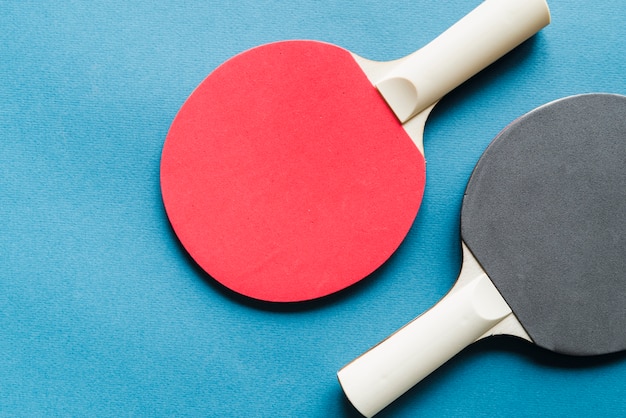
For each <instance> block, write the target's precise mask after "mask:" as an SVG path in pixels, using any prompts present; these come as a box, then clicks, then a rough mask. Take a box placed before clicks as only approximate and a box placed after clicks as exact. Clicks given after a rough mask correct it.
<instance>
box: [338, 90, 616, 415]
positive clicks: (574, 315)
mask: <svg viewBox="0 0 626 418" xmlns="http://www.w3.org/2000/svg"><path fill="white" fill-rule="evenodd" d="M461 237H462V246H463V255H464V260H463V267H462V270H461V273H460V276H459V279H458V281H457V283H456V284H455V286H454V287H453V288H452V290H451V291H450V292H449V293H448V294H447V295H446V296H445V297H444V298H443V299H442V300H441V301H440V302H438V303H437V304H436V305H435V306H434V307H433V308H431V309H430V310H429V311H427V312H425V313H424V314H423V315H421V316H419V317H418V318H417V319H415V320H413V321H412V322H411V323H409V324H407V325H406V326H405V327H403V328H401V329H400V330H399V331H397V332H396V333H395V334H393V335H391V336H390V337H389V338H387V339H386V340H384V341H383V342H382V343H380V344H379V345H377V346H376V347H374V348H372V349H371V350H370V351H368V352H366V353H365V354H363V355H362V356H360V357H359V358H357V359H356V360H354V361H353V362H352V363H350V364H348V365H347V366H345V367H344V368H343V369H342V370H340V371H339V373H338V377H339V380H340V383H341V385H342V387H343V389H344V391H345V393H346V395H347V397H348V398H349V399H350V401H351V402H352V403H353V404H354V406H355V407H356V408H357V409H358V410H359V411H360V412H361V413H363V414H364V415H366V416H372V415H374V414H376V413H377V412H378V411H380V410H381V409H383V408H384V407H385V406H386V405H388V404H389V403H391V402H392V401H393V400H395V399H396V398H397V397H398V396H400V395H401V394H403V393H404V392H405V391H407V390H408V389H409V388H411V387H412V386H413V385H415V384H416V383H417V382H419V381H420V380H421V379H423V378H424V377H426V376H427V375H428V374H430V373H431V372H432V371H434V370H435V369H436V368H438V367H439V366H440V365H442V364H443V363H445V362H446V361H447V360H448V359H450V358H451V357H452V356H454V355H455V354H457V353H458V352H459V351H461V350H462V349H463V348H465V347H466V346H467V345H469V344H472V343H473V342H475V341H477V340H479V339H482V338H484V337H488V336H491V335H499V334H505V335H513V336H517V337H521V338H523V339H525V340H528V341H530V342H531V343H534V344H536V345H538V346H540V347H543V348H545V349H548V350H551V351H554V352H557V353H562V354H568V355H576V356H587V355H600V354H608V353H613V352H617V351H622V350H624V349H626V326H625V321H626V273H625V272H626V96H621V95H614V94H586V95H578V96H572V97H568V98H565V99H561V100H557V101H555V102H552V103H549V104H547V105H544V106H542V107H539V108H537V109H535V110H534V111H532V112H530V113H528V114H526V115H525V116H523V117H521V118H519V119H517V120H516V121H515V122H513V123H512V124H510V125H509V126H508V127H506V128H505V129H504V130H503V131H502V132H501V133H500V134H499V135H498V136H497V137H496V139H495V140H494V141H493V142H492V143H491V145H490V146H489V147H488V148H487V150H486V151H485V152H484V154H483V156H482V157H481V158H480V160H479V161H478V163H477V165H476V168H475V169H474V172H473V173H472V176H471V178H470V180H469V183H468V185H467V189H466V192H465V196H464V199H463V205H462V210H461Z"/></svg>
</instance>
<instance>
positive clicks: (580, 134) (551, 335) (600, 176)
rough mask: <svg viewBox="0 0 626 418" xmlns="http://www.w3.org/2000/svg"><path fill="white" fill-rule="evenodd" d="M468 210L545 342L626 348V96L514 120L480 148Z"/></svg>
mask: <svg viewBox="0 0 626 418" xmlns="http://www.w3.org/2000/svg"><path fill="white" fill-rule="evenodd" d="M461 218H462V219H461V232H462V237H463V240H464V242H465V243H466V244H467V245H468V247H469V248H470V250H471V251H472V253H473V254H474V256H475V257H476V259H477V260H478V261H479V263H480V264H481V265H482V267H483V268H484V269H485V271H486V273H487V275H488V276H489V277H490V278H491V280H492V281H493V283H494V284H495V285H496V287H497V288H498V290H499V291H500V293H501V294H502V296H503V297H504V299H505V300H506V301H507V303H508V304H509V306H510V307H511V309H512V310H513V312H514V314H515V315H516V316H517V318H518V319H519V321H520V323H521V324H522V326H523V327H524V328H525V329H526V331H527V332H528V334H529V335H530V337H531V338H532V340H533V341H534V342H535V343H536V344H537V345H539V346H541V347H544V348H547V349H549V350H553V351H556V352H560V353H565V354H573V355H595V354H605V353H611V352H616V351H621V350H624V349H626V97H625V96H618V95H610V94H589V95H580V96H573V97H569V98H566V99H562V100H558V101H555V102H552V103H550V104H548V105H545V106H543V107H540V108H538V109H536V110H534V111H532V112H530V113H528V114H527V115H525V116H523V117H522V118H520V119H518V120H516V121H515V122H513V123H512V124H511V125H509V126H508V127H507V128H506V129H504V130H503V131H502V132H501V133H500V135H499V136H498V137H497V138H496V139H495V140H494V141H493V142H492V144H491V145H490V146H489V147H488V148H487V150H486V151H485V153H484V154H483V156H482V157H481V158H480V161H479V162H478V164H477V166H476V168H475V170H474V173H473V174H472V177H471V179H470V181H469V183H468V186H467V190H466V195H465V198H464V201H463V208H462V216H461Z"/></svg>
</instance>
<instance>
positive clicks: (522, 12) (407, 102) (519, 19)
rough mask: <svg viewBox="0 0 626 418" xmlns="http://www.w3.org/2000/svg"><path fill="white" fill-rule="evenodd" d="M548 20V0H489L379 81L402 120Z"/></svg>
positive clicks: (502, 53)
mask: <svg viewBox="0 0 626 418" xmlns="http://www.w3.org/2000/svg"><path fill="white" fill-rule="evenodd" d="M549 23H550V10H549V9H548V4H547V3H546V1H545V0H486V1H484V2H483V3H482V4H480V5H479V6H478V7H476V8H475V9H474V10H472V11H471V12H470V13H469V14H467V15H466V16H465V17H463V18H462V19H461V20H459V21H458V22H457V23H455V24H454V25H453V26H451V27H450V28H449V29H448V30H446V31H445V32H444V33H442V34H441V35H439V36H438V37H437V38H436V39H434V40H433V41H432V42H430V43H429V44H427V45H426V46H424V47H423V48H421V49H419V50H418V51H416V52H414V53H413V54H411V55H409V56H407V57H405V58H403V59H401V60H399V61H398V64H397V65H396V66H395V67H394V68H393V69H392V70H391V71H390V72H389V73H388V74H387V75H385V76H384V77H383V78H382V79H381V80H380V81H379V82H378V83H376V87H377V88H378V90H379V91H380V93H381V94H382V95H383V97H384V98H385V99H386V100H387V102H388V103H389V106H390V107H391V108H392V109H393V111H394V112H395V114H396V116H397V117H398V119H400V121H401V122H402V123H404V122H406V121H407V120H409V119H410V118H411V117H413V116H415V115H416V114H418V113H420V112H421V111H423V110H424V109H426V108H427V107H429V106H430V105H433V104H435V103H436V102H437V101H438V100H439V99H441V98H442V97H443V96H444V95H446V94H447V93H448V92H450V91H451V90H453V89H454V88H456V87H457V86H459V85H460V84H462V83H463V82H464V81H466V80H468V79H469V78H471V77H472V76H474V75H475V74H476V73H478V72H479V71H481V70H482V69H484V68H485V67H487V66H489V65H490V64H491V63H493V62H494V61H496V60H497V59H498V58H500V57H502V56H503V55H505V54H506V53H507V52H509V51H510V50H512V49H513V48H515V47H516V46H518V45H519V44H521V43H522V42H524V41H525V40H527V39H528V38H530V37H531V36H533V35H534V34H535V33H537V32H538V31H539V30H540V29H541V28H543V27H545V26H547V25H548V24H549Z"/></svg>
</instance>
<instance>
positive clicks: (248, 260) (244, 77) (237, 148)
mask: <svg viewBox="0 0 626 418" xmlns="http://www.w3.org/2000/svg"><path fill="white" fill-rule="evenodd" d="M549 19H550V17H549V11H548V8H547V5H546V3H545V0H487V1H485V2H484V3H482V4H481V5H480V6H478V7H477V8H476V9H475V10H474V11H472V12H471V13H470V14H469V15H467V16H466V17H465V18H463V19H462V20H460V21H459V22H458V23H456V24H455V25H454V26H453V27H451V28H450V29H449V30H448V31H446V32H444V33H443V34H442V35H441V36H439V37H438V38H437V39H435V40H434V41H433V42H431V43H430V44H428V45H426V46H425V47H423V48H422V49H420V50H418V51H417V52H415V53H413V54H412V55H410V56H407V57H405V58H403V59H400V60H397V61H393V62H385V63H380V62H373V61H369V60H366V59H363V58H361V57H358V56H356V55H354V54H352V53H350V52H348V51H346V50H345V49H342V48H339V47H336V46H333V45H330V44H326V43H322V42H315V41H286V42H277V43H272V44H269V45H264V46H260V47H257V48H253V49H251V50H249V51H246V52H244V53H242V54H240V55H237V56H235V57H234V58H232V59H230V60H228V61H226V62H225V63H224V64H222V65H221V66H219V67H218V68H217V69H216V70H215V71H214V72H213V73H211V74H210V75H209V76H208V77H207V78H206V79H205V80H204V81H203V82H202V83H201V84H200V85H199V86H198V87H197V89H196V90H195V91H194V92H193V93H192V94H191V96H190V97H189V98H188V99H187V101H186V102H185V103H184V105H183V106H182V108H181V109H180V111H179V112H178V114H177V115H176V118H175V119H174V121H173V123H172V126H171V128H170V130H169V133H168V135H167V138H166V141H165V144H164V147H163V154H162V161H161V189H162V195H163V201H164V204H165V209H166V211H167V215H168V217H169V220H170V223H171V225H172V227H173V229H174V231H175V232H176V234H177V236H178V238H179V239H180V242H181V243H182V244H183V246H184V247H185V249H186V250H187V251H188V253H189V254H190V255H191V257H193V259H194V260H195V261H196V262H197V263H198V264H199V265H200V266H201V267H202V268H203V269H204V270H205V271H206V272H207V273H208V274H209V275H211V276H212V277H213V278H214V279H215V280H217V281H218V282H220V283H221V284H223V285H224V286H226V287H227V288H230V289H231V290H233V291H235V292H238V293H241V294H243V295H246V296H249V297H251V298H255V299H259V300H265V301H271V302H297V301H304V300H310V299H315V298H319V297H322V296H325V295H328V294H331V293H334V292H336V291H339V290H341V289H343V288H345V287H347V286H349V285H351V284H353V283H355V282H357V281H359V280H360V279H362V278H364V277H366V276H367V275H369V274H370V273H372V272H373V271H374V270H376V269H377V268H378V267H379V266H380V265H381V264H382V263H384V262H385V261H386V260H387V259H388V258H389V257H390V256H391V254H392V253H393V252H394V251H395V250H396V249H397V247H398V246H399V245H400V243H401V242H402V240H403V239H404V237H405V235H406V234H407V232H408V231H409V229H410V227H411V225H412V223H413V221H414V218H415V216H416V213H417V211H418V207H419V205H420V202H421V198H422V194H423V188H424V181H425V163H424V158H423V153H422V134H423V129H424V123H425V122H426V118H427V117H428V114H429V113H430V111H431V109H432V107H433V106H434V104H435V103H436V102H437V101H438V100H439V99H440V98H441V97H442V96H443V95H445V94H446V93H447V92H448V91H450V90H452V89H453V88H455V87H456V86H458V85H459V84H461V83H462V82H463V81H465V80H467V79H468V78H470V77H471V76H472V75H474V74H475V73H477V72H478V71H480V70H481V69H482V68H484V67H486V66H487V65H489V64H490V63H492V62H493V61H495V60H496V59H498V58H499V57H500V56H502V55H504V54H505V53H506V52H508V51H509V50H511V49H512V48H514V47H515V46H517V45H518V44H520V43H521V42H523V41H524V40H526V39H527V38H529V37H530V36H532V35H533V34H534V33H536V32H537V31H538V30H539V29H541V28H542V27H544V26H545V25H547V24H548V23H549Z"/></svg>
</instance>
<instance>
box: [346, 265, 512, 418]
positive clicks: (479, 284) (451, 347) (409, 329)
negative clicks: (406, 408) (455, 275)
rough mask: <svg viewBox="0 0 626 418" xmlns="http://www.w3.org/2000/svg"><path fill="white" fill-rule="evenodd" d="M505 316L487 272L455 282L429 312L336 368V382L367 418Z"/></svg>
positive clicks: (507, 310)
mask: <svg viewBox="0 0 626 418" xmlns="http://www.w3.org/2000/svg"><path fill="white" fill-rule="evenodd" d="M465 283H466V284H465ZM509 315H512V313H511V308H510V307H509V306H508V304H507V303H506V302H505V301H504V299H502V296H500V293H499V292H498V291H497V290H496V288H495V286H494V285H493V283H492V282H491V280H489V278H488V277H487V275H485V274H482V275H480V276H478V277H475V278H473V279H471V280H470V281H469V283H467V281H465V280H464V281H462V283H461V281H459V282H458V284H457V286H455V287H454V289H453V290H452V291H451V292H450V293H448V295H446V296H445V297H444V298H443V299H442V300H441V301H439V303H437V304H436V305H435V306H434V307H433V308H431V309H430V310H429V311H427V312H425V313H424V314H422V315H421V316H419V317H418V318H417V319H415V320H413V321H412V322H410V323H408V324H407V325H406V326H404V327H403V328H401V329H400V330H398V331H397V332H396V333H395V334H392V335H391V336H390V337H389V338H387V339H386V340H384V341H383V342H381V343H380V344H378V345H377V346H375V347H374V348H372V349H371V350H369V351H367V352H366V353H365V354H363V355H361V356H360V357H358V358H357V359H355V360H354V361H352V362H351V363H349V364H348V365H347V366H345V367H344V368H343V369H341V370H340V371H339V372H338V373H337V376H338V378H339V382H340V383H341V386H342V388H343V390H344V392H345V394H346V396H347V397H348V399H349V400H350V402H351V403H352V404H353V405H354V407H355V408H356V409H357V410H358V411H359V412H361V413H362V414H363V415H365V416H366V417H371V416H373V415H374V414H376V413H378V412H379V411H380V410H382V409H383V408H385V407H386V406H387V405H389V404H390V403H391V402H393V401H394V400H395V399H396V398H398V397H399V396H400V395H402V394H403V393H404V392H406V391H407V390H409V389H410V388H411V387H413V386H414V385H415V384H416V383H418V382H419V381H420V380H422V379H423V378H425V377H426V376H428V375H429V374H430V373H431V372H432V371H434V370H435V369H437V368H438V367H439V366H441V365H442V364H443V363H445V362H446V361H447V360H449V359H450V358H452V357H453V356H454V355H455V354H457V353H458V352H460V351H461V350H462V349H463V348H465V347H467V346H468V345H470V344H471V343H473V342H475V341H477V340H478V339H480V338H481V337H482V336H485V335H486V334H488V333H489V331H490V330H492V329H493V328H494V327H495V326H496V325H497V324H498V323H500V322H501V321H502V320H503V319H504V318H505V317H507V316H509Z"/></svg>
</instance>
